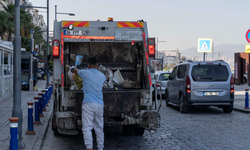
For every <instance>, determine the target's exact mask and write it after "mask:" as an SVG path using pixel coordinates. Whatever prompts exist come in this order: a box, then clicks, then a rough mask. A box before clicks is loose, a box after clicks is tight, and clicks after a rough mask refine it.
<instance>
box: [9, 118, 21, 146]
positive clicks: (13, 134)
mask: <svg viewBox="0 0 250 150" xmlns="http://www.w3.org/2000/svg"><path fill="white" fill-rule="evenodd" d="M9 120H10V150H18V139H17V134H18V120H19V118H17V117H11V118H9Z"/></svg>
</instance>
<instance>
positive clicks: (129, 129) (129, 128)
mask: <svg viewBox="0 0 250 150" xmlns="http://www.w3.org/2000/svg"><path fill="white" fill-rule="evenodd" d="M134 130H135V126H134V125H123V126H122V131H123V134H125V135H133V134H134Z"/></svg>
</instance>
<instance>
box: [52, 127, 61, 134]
mask: <svg viewBox="0 0 250 150" xmlns="http://www.w3.org/2000/svg"><path fill="white" fill-rule="evenodd" d="M53 134H54V136H59V135H60V133H59V132H58V130H57V128H55V129H54V130H53Z"/></svg>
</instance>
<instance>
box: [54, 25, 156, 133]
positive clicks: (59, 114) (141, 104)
mask: <svg viewBox="0 0 250 150" xmlns="http://www.w3.org/2000/svg"><path fill="white" fill-rule="evenodd" d="M147 39H148V31H147V23H146V22H143V21H138V22H115V21H112V20H111V21H61V22H56V21H55V23H54V40H53V42H52V46H53V60H54V61H53V63H54V65H53V70H54V72H53V84H54V86H53V88H54V89H53V90H54V99H55V101H54V109H53V119H52V130H53V131H54V134H56V135H57V134H58V133H59V134H64V135H76V134H78V132H77V131H78V130H81V127H82V121H81V115H82V111H81V106H82V101H83V97H84V94H83V91H82V90H80V89H79V90H76V89H74V88H72V86H73V83H72V82H71V81H70V77H69V76H68V74H67V73H68V72H69V70H70V67H71V66H75V61H76V57H77V55H79V56H82V61H81V63H80V65H78V66H77V68H78V69H87V60H88V57H90V56H95V57H96V58H97V59H98V63H99V66H100V67H99V70H100V71H102V72H103V73H107V72H111V73H112V75H114V76H115V74H114V73H115V72H117V71H118V72H119V74H120V78H122V79H123V82H122V84H116V83H115V82H113V83H112V85H110V84H108V83H107V85H106V86H104V88H103V100H104V105H105V107H104V124H105V125H108V126H113V125H122V129H123V132H124V134H136V135H142V134H143V133H144V130H145V129H148V130H150V131H154V130H156V129H157V128H159V126H160V114H159V113H158V108H157V105H156V103H157V102H156V101H154V100H153V96H155V95H153V91H154V87H152V84H153V83H154V74H153V73H151V72H150V70H149V57H148V44H147V43H148V42H147ZM103 68H104V69H103ZM113 80H115V79H113ZM83 86H84V85H83Z"/></svg>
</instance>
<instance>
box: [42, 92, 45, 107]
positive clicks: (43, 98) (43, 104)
mask: <svg viewBox="0 0 250 150" xmlns="http://www.w3.org/2000/svg"><path fill="white" fill-rule="evenodd" d="M42 92H43V95H42V111H46V90H42Z"/></svg>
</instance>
